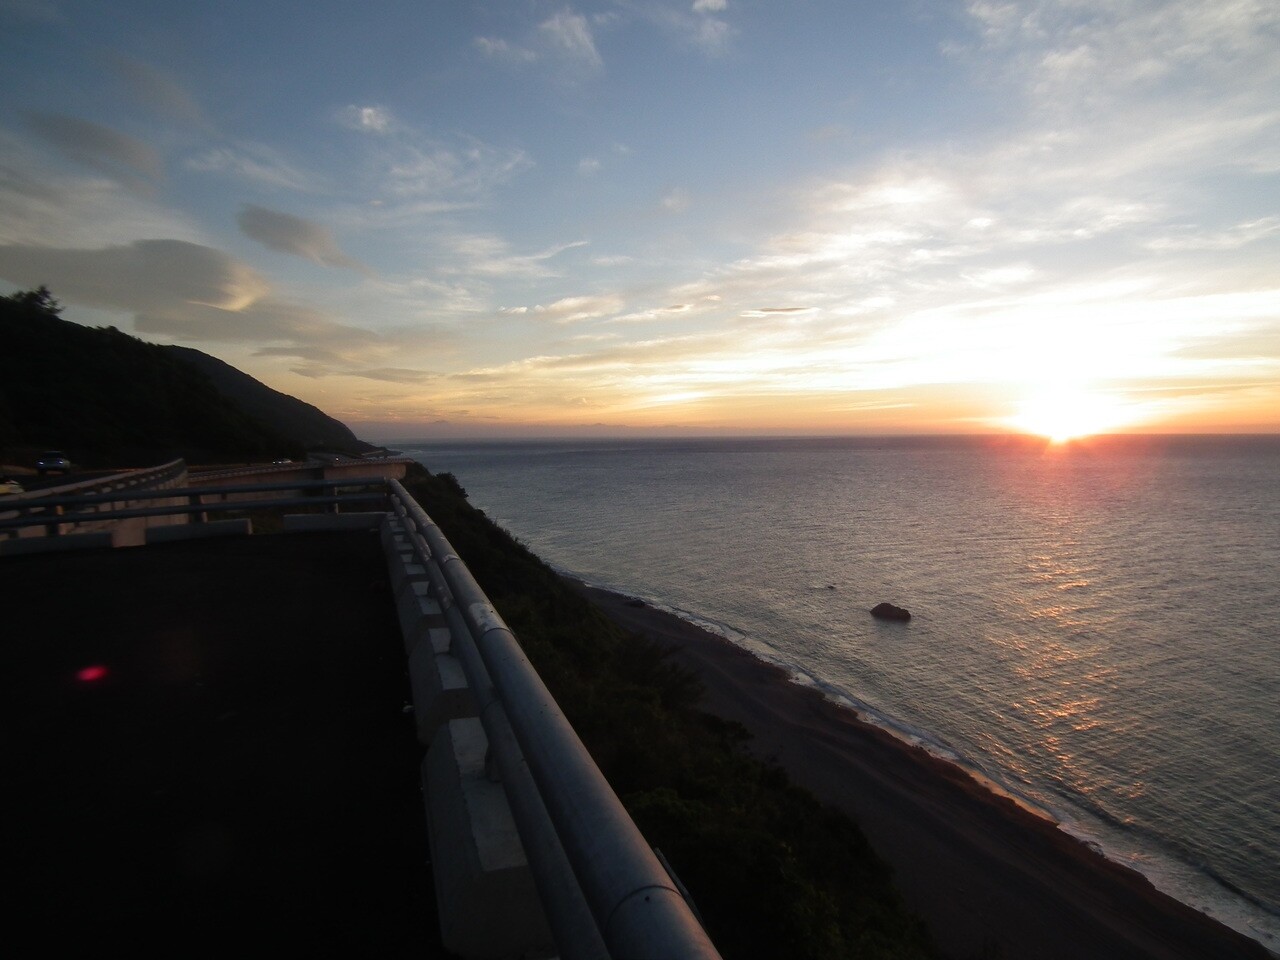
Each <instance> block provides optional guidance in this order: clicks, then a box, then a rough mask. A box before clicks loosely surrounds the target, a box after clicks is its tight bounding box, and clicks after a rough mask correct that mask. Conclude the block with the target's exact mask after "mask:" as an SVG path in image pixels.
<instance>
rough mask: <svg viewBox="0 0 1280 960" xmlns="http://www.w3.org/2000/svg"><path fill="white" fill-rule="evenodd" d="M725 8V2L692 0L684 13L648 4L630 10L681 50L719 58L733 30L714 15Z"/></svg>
mask: <svg viewBox="0 0 1280 960" xmlns="http://www.w3.org/2000/svg"><path fill="white" fill-rule="evenodd" d="M728 8H729V4H728V3H727V2H726V0H694V2H693V3H692V4H691V5H690V7H689V9H688V11H684V10H678V9H675V8H673V7H670V6H667V5H665V4H650V5H645V6H637V7H633V8H632V9H633V10H634V11H635V12H636V13H637V14H639V15H640V16H642V17H644V18H645V19H647V20H649V21H650V22H651V23H653V24H654V25H655V26H657V27H659V28H660V29H662V30H664V31H666V32H667V33H668V34H670V35H671V36H673V37H675V38H676V39H677V41H678V42H679V43H681V44H683V45H685V46H689V47H694V48H696V49H698V50H701V51H702V52H703V53H705V54H708V55H711V56H718V55H720V54H723V53H724V52H725V51H726V50H727V49H728V48H729V44H730V43H731V42H732V40H733V36H734V29H733V27H732V26H731V25H730V24H729V22H728V21H727V20H725V19H724V18H723V17H720V16H717V14H722V13H724V12H725V11H726V10H727V9H728Z"/></svg>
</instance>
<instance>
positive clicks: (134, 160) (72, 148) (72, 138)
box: [25, 112, 161, 190]
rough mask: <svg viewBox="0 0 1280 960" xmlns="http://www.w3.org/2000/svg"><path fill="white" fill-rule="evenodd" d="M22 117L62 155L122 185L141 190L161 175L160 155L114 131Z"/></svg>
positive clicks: (48, 116) (57, 117) (72, 120)
mask: <svg viewBox="0 0 1280 960" xmlns="http://www.w3.org/2000/svg"><path fill="white" fill-rule="evenodd" d="M25 116H26V120H27V124H28V125H29V126H30V127H31V129H32V130H34V131H35V132H36V134H38V135H39V136H40V137H41V138H42V139H43V140H45V141H46V142H47V143H50V144H52V145H53V146H54V147H56V148H57V149H58V150H59V151H60V152H61V153H62V154H63V155H64V156H67V157H69V158H70V159H72V160H75V161H76V162H77V163H82V164H84V165H85V166H86V167H89V168H90V169H93V170H96V171H98V172H99V173H102V174H105V175H106V176H108V177H111V178H112V179H113V180H116V181H118V182H120V183H123V184H124V185H126V186H129V187H131V188H133V189H144V190H145V189H148V188H149V187H150V185H151V182H152V181H154V180H156V179H158V178H159V177H160V175H161V163H160V154H159V153H157V152H156V151H155V150H154V149H153V148H151V147H150V146H148V145H147V144H145V143H143V142H142V141H141V140H138V139H136V138H134V137H131V136H128V135H127V134H124V133H120V132H119V131H118V130H112V129H111V128H110V127H104V126H102V125H101V124H97V123H92V122H90V121H88V120H81V119H79V118H77V117H67V116H63V115H61V114H55V113H34V112H32V113H27V114H25Z"/></svg>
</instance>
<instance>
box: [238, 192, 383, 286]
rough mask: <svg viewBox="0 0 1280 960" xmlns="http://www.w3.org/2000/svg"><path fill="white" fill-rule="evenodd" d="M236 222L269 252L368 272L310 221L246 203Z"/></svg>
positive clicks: (329, 232) (246, 233)
mask: <svg viewBox="0 0 1280 960" xmlns="http://www.w3.org/2000/svg"><path fill="white" fill-rule="evenodd" d="M236 222H237V223H239V224H240V229H241V230H242V231H244V234H245V236H247V237H249V238H251V239H253V240H257V241H258V242H259V243H261V244H262V245H263V246H265V247H269V248H270V249H272V250H279V251H281V252H282V253H291V254H293V255H294V256H295V257H302V258H303V259H304V260H310V261H312V262H313V263H318V264H320V265H321V266H325V267H343V268H346V269H349V270H359V271H367V269H368V268H367V267H365V266H364V265H363V264H361V263H360V262H359V261H357V260H353V259H352V258H351V257H349V256H347V255H346V254H345V253H343V252H342V250H341V249H340V248H339V247H338V243H337V241H336V240H334V238H333V233H332V232H331V231H330V230H329V228H328V227H323V226H321V225H320V224H318V223H315V222H313V221H311V220H304V219H302V218H301V217H295V216H293V215H292V214H288V213H280V212H279V211H278V210H268V209H267V208H266V207H259V206H255V205H253V204H247V205H246V206H245V207H244V209H242V210H241V211H240V213H239V215H238V216H237V217H236Z"/></svg>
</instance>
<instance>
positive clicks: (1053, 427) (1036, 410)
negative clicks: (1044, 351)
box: [1003, 385, 1138, 443]
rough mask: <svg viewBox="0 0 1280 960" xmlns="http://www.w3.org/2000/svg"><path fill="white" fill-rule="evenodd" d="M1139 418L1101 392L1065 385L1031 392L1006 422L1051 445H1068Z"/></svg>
mask: <svg viewBox="0 0 1280 960" xmlns="http://www.w3.org/2000/svg"><path fill="white" fill-rule="evenodd" d="M1137 419H1138V416H1137V412H1136V411H1135V410H1134V408H1133V406H1132V405H1131V404H1129V403H1126V402H1125V401H1123V400H1120V399H1117V398H1116V397H1113V396H1110V395H1108V394H1107V393H1105V392H1103V391H1101V390H1095V389H1090V388H1088V387H1081V386H1075V385H1062V386H1054V387H1048V388H1044V389H1041V390H1037V391H1036V392H1034V393H1032V394H1031V395H1030V396H1028V397H1027V398H1026V400H1024V401H1023V402H1022V403H1021V404H1020V405H1019V408H1018V412H1017V413H1016V414H1014V415H1013V416H1011V417H1008V418H1006V419H1005V420H1004V421H1003V423H1004V424H1005V425H1006V426H1009V427H1012V428H1013V429H1015V430H1018V431H1021V432H1023V433H1030V434H1034V435H1036V436H1039V437H1045V438H1046V439H1048V440H1049V441H1050V442H1051V443H1065V442H1067V441H1068V440H1075V439H1078V438H1080V437H1087V436H1091V435H1093V434H1098V433H1106V432H1108V431H1111V430H1116V429H1118V428H1120V427H1124V426H1129V425H1131V424H1133V423H1134V422H1135V421H1136V420H1137Z"/></svg>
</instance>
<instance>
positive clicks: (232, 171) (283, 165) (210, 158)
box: [184, 143, 328, 193]
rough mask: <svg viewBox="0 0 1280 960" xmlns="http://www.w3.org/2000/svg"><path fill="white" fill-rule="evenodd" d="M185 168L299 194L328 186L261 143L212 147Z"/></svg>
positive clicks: (193, 158) (322, 179) (193, 159)
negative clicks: (293, 191) (225, 175)
mask: <svg viewBox="0 0 1280 960" xmlns="http://www.w3.org/2000/svg"><path fill="white" fill-rule="evenodd" d="M184 166H185V167H186V168H187V169H188V170H192V171H194V172H196V173H221V174H227V175H229V176H233V177H237V178H239V179H241V180H248V181H251V182H253V183H256V184H261V185H263V186H268V187H282V188H284V189H286V190H295V191H297V192H299V193H315V192H320V191H323V190H325V189H327V187H328V184H327V183H326V181H325V180H324V178H322V177H320V176H318V175H316V174H314V173H311V172H309V171H307V170H304V169H302V168H300V167H297V166H295V165H294V164H292V163H291V162H289V161H288V160H286V159H285V158H284V157H283V156H281V155H280V153H279V152H278V151H276V150H275V149H273V148H271V147H267V146H263V145H261V144H249V143H240V144H234V145H229V146H219V147H210V148H209V149H207V150H204V151H202V152H201V153H199V154H197V155H195V156H193V157H190V158H188V159H187V160H186V161H185V163H184Z"/></svg>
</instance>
